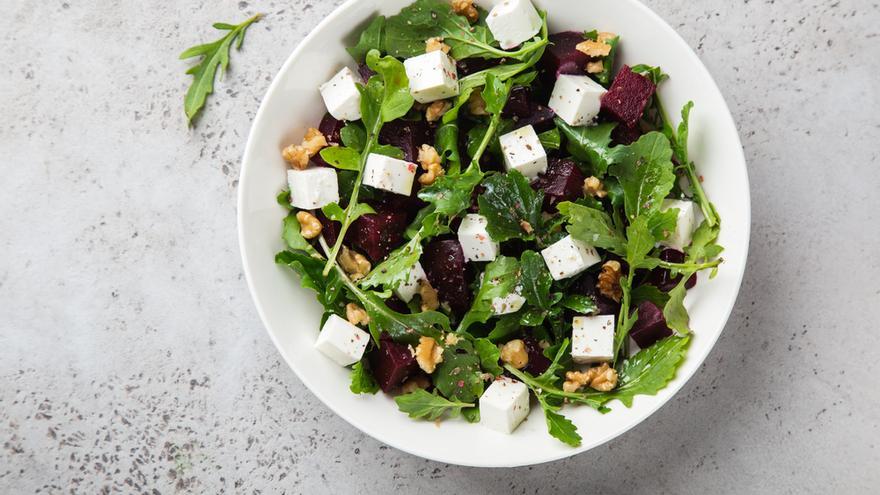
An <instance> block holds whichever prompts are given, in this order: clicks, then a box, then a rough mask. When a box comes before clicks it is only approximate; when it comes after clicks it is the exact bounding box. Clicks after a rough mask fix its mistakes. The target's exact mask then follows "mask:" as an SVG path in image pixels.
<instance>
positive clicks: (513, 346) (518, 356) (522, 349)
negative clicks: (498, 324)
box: [501, 339, 529, 370]
mask: <svg viewBox="0 0 880 495" xmlns="http://www.w3.org/2000/svg"><path fill="white" fill-rule="evenodd" d="M501 361H503V362H505V363H507V364H509V365H511V366H513V367H514V368H516V369H518V370H521V369H523V368H525V367H526V365H528V364H529V352H528V351H527V350H526V344H525V342H523V341H522V340H520V339H516V340H511V341H510V342H508V343H506V344H504V345H503V346H502V347H501Z"/></svg>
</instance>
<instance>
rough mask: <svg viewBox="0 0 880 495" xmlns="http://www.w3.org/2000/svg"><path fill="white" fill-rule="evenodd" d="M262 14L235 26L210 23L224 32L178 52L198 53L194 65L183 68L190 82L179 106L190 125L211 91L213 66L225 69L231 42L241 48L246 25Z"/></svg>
mask: <svg viewBox="0 0 880 495" xmlns="http://www.w3.org/2000/svg"><path fill="white" fill-rule="evenodd" d="M262 16H263V15H262V14H257V15H255V16H253V17H251V18H250V19H248V20H246V21H244V22H242V23H241V24H238V25H235V26H234V25H232V24H226V23H219V22H218V23H217V24H214V28H216V29H219V30H221V31H229V32H228V33H227V34H226V35H225V36H223V37H222V38H220V39H219V40H217V41H215V42H213V43H207V44H204V45H196V46H193V47H191V48H188V49H186V50H185V51H184V52H183V53H181V54H180V60H185V59H188V58H193V57H202V58H201V60H200V61H199V63H198V64H197V65H194V66H193V67H191V68H190V69H189V70H187V71H186V73H187V74H190V75H192V76H193V82H192V85H191V86H190V87H189V89H188V90H187V92H186V96H185V97H184V99H183V109H184V111H185V112H186V120H187V123H189V125H192V123H193V119H194V118H195V116H196V115H197V114H198V113H199V111H201V109H202V107H204V106H205V100H207V98H208V95H209V94H211V93H213V92H214V79H215V78H216V75H217V68H218V67H219V68H220V74H221V75H222V74H223V73H225V72H226V68H227V67H228V66H229V52H230V50H231V48H232V44H233V43H235V48H236V49H237V50H241V45H242V43H244V35H245V32H246V31H247V28H248V27H249V26H250V25H251V24H253V23H255V22H257V21H259V20H260V18H261V17H262Z"/></svg>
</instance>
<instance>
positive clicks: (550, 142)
mask: <svg viewBox="0 0 880 495" xmlns="http://www.w3.org/2000/svg"><path fill="white" fill-rule="evenodd" d="M538 139H539V140H540V141H541V146H543V147H544V149H548V150H558V149H559V148H561V147H562V134H560V133H559V129H556V128H554V129H550V130H549V131H544V132H542V133H541V134H538Z"/></svg>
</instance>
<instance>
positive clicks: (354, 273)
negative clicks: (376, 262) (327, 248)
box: [338, 246, 372, 281]
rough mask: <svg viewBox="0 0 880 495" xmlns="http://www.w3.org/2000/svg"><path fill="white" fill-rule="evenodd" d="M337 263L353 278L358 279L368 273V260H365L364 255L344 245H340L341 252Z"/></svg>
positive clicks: (369, 266)
mask: <svg viewBox="0 0 880 495" xmlns="http://www.w3.org/2000/svg"><path fill="white" fill-rule="evenodd" d="M338 259H339V265H340V266H341V267H342V269H343V270H345V273H347V274H348V276H349V277H350V278H351V279H352V280H354V281H357V280H360V279H362V278H364V277H366V276H367V274H368V273H370V268H372V266H371V265H370V262H369V261H367V258H365V257H364V255H362V254H360V253H358V252H355V251H352V250H351V249H348V248H347V247H345V246H342V252H341V253H339V258H338Z"/></svg>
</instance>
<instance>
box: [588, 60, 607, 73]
mask: <svg viewBox="0 0 880 495" xmlns="http://www.w3.org/2000/svg"><path fill="white" fill-rule="evenodd" d="M603 70H605V63H604V62H602V61H601V60H593V61H591V62H587V74H598V73H600V72H602V71H603Z"/></svg>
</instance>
